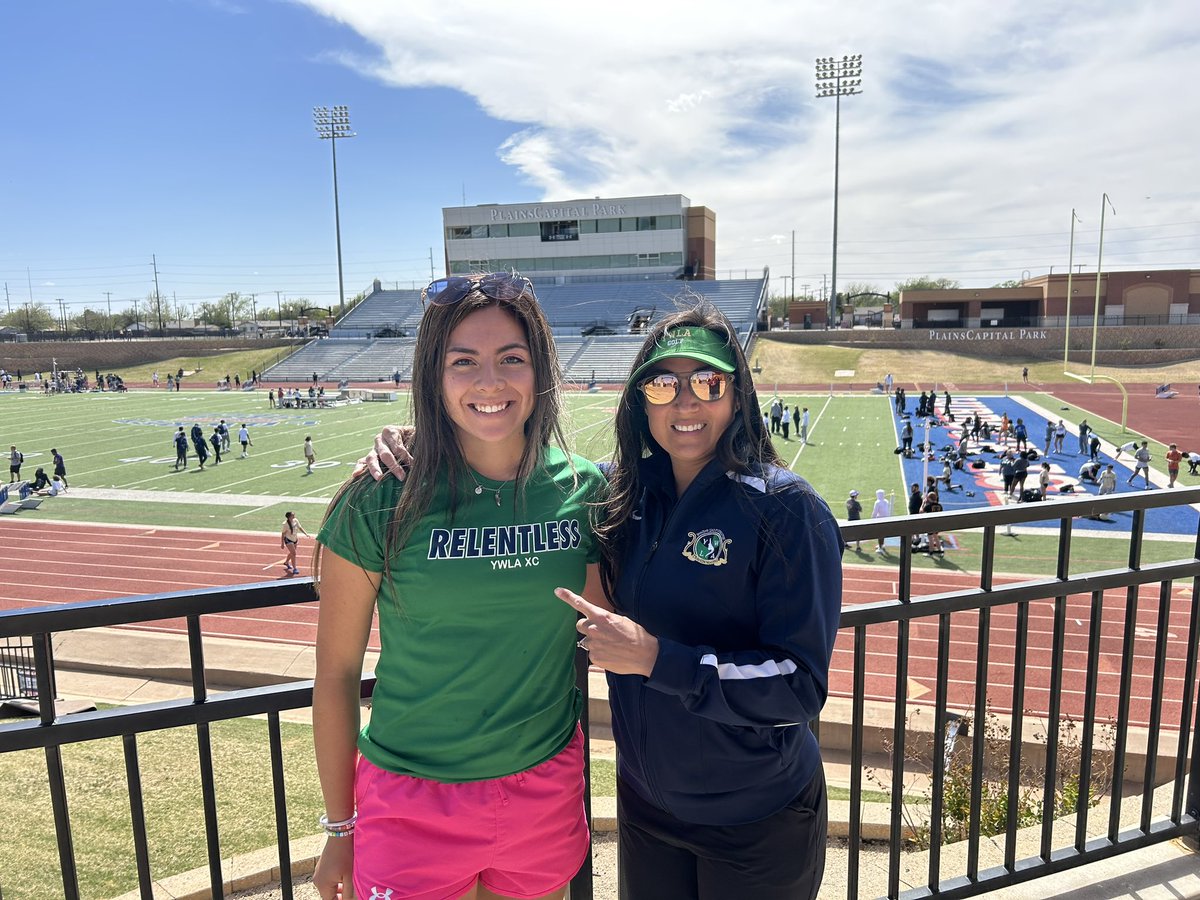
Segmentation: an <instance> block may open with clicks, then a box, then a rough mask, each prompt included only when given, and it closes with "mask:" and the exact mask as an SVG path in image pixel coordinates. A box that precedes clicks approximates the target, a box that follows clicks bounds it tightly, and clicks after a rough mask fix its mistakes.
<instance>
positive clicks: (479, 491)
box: [467, 466, 512, 506]
mask: <svg viewBox="0 0 1200 900" xmlns="http://www.w3.org/2000/svg"><path fill="white" fill-rule="evenodd" d="M467 474H468V475H470V476H471V480H472V481H473V482H475V496H477V497H478V496H481V495H482V494H483V492H484V491H491V492H493V493H494V494H495V495H496V505H497V506H499V505H500V491H502V490H503V489H504V486H505V485H506V484H508V481H505V482H502V483H501V484H500V487H498V488H492V487H486V488H485V487H484V486H483V485H482V484H480V483H479V479H478V478H476V477H475V472H474V470H473V469H472V468H471V467H470V466H467ZM511 480H512V479H511V478H510V479H509V481H511Z"/></svg>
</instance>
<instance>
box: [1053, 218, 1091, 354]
mask: <svg viewBox="0 0 1200 900" xmlns="http://www.w3.org/2000/svg"><path fill="white" fill-rule="evenodd" d="M1082 221H1083V219H1081V218H1079V216H1077V215H1075V210H1074V209H1072V210H1071V249H1070V250H1068V251H1067V322H1066V327H1065V328H1064V329H1063V371H1064V372H1065V371H1066V370H1067V363H1068V361H1069V360H1070V358H1071V270H1072V269H1074V268H1075V223H1076V222H1082ZM1050 272H1051V274H1053V273H1054V266H1051V267H1050Z"/></svg>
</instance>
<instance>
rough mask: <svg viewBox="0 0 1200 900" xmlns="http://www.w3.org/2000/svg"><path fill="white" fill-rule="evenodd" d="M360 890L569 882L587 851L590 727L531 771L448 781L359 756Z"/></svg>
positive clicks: (455, 889) (425, 893)
mask: <svg viewBox="0 0 1200 900" xmlns="http://www.w3.org/2000/svg"><path fill="white" fill-rule="evenodd" d="M354 792H355V797H356V800H357V804H358V825H357V826H356V828H355V831H354V838H353V840H354V890H355V893H356V895H357V896H358V897H359V898H360V900H371V898H376V900H379V898H384V897H386V898H387V900H449V898H457V897H461V896H462V895H463V894H465V893H466V892H467V891H468V890H470V889H471V887H472V885H474V884H475V881H476V880H477V879H478V880H479V881H482V882H483V885H484V887H486V888H487V889H488V890H489V891H491V892H492V893H495V894H500V895H502V896H505V897H540V896H542V895H543V894H549V893H550V892H551V891H555V890H559V889H560V888H562V887H563V886H564V885H566V884H567V883H568V882H569V881H570V880H571V879H572V878H573V877H574V876H575V873H576V872H578V871H579V868H580V866H582V865H583V861H584V860H585V859H586V858H587V852H588V844H589V842H590V840H591V836H590V835H589V833H588V826H587V817H586V816H585V815H584V809H583V732H582V731H580V729H579V727H578V726H576V729H575V736H574V737H573V738H572V739H571V742H570V743H569V744H567V746H566V747H564V748H563V749H562V751H561V752H559V753H558V754H557V755H556V756H554V757H552V758H551V759H548V760H546V761H545V762H544V763H542V764H540V765H537V766H534V767H533V768H532V769H529V770H527V771H525V772H518V773H517V774H515V775H506V776H504V777H503V778H493V779H491V780H488V781H471V782H466V783H464V784H446V783H443V782H440V781H432V780H430V779H427V778H414V777H412V776H409V775H397V774H395V773H393V772H387V771H384V770H383V769H380V768H379V767H377V766H375V765H373V764H372V763H370V762H368V761H367V759H366V758H365V757H360V758H359V761H358V770H357V772H356V776H355V782H354Z"/></svg>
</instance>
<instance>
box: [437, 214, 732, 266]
mask: <svg viewBox="0 0 1200 900" xmlns="http://www.w3.org/2000/svg"><path fill="white" fill-rule="evenodd" d="M442 224H443V234H444V241H445V255H446V271H447V272H448V273H449V274H451V275H466V274H470V273H472V272H495V271H501V270H505V269H515V270H517V271H518V272H521V273H522V274H524V275H528V276H529V277H530V278H532V279H533V280H534V282H535V283H536V282H545V281H547V280H549V279H555V280H557V281H559V282H566V281H570V280H584V279H586V280H601V279H604V278H613V279H614V280H617V279H620V280H625V279H630V278H637V277H639V276H640V277H647V278H656V279H659V278H664V277H667V278H694V279H714V278H716V216H715V215H714V214H713V211H712V210H710V209H707V208H706V207H703V206H692V205H691V201H689V200H688V198H687V197H684V196H683V195H682V194H662V195H659V196H655V197H616V198H611V199H601V198H599V197H597V198H594V199H591V200H563V201H547V202H545V203H507V204H495V203H489V204H483V205H480V206H452V207H447V208H445V209H443V210H442Z"/></svg>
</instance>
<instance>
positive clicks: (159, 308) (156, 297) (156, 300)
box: [150, 253, 163, 334]
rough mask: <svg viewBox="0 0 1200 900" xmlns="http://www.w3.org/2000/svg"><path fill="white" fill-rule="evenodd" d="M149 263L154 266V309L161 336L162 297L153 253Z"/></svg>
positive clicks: (156, 261) (156, 263) (156, 262)
mask: <svg viewBox="0 0 1200 900" xmlns="http://www.w3.org/2000/svg"><path fill="white" fill-rule="evenodd" d="M150 263H151V265H153V266H154V307H155V309H156V310H157V312H158V331H159V333H160V334H161V333H162V330H163V317H162V297H160V296H159V293H158V260H157V259H156V258H155V256H154V254H153V253H151V254H150Z"/></svg>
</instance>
